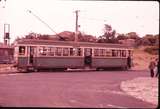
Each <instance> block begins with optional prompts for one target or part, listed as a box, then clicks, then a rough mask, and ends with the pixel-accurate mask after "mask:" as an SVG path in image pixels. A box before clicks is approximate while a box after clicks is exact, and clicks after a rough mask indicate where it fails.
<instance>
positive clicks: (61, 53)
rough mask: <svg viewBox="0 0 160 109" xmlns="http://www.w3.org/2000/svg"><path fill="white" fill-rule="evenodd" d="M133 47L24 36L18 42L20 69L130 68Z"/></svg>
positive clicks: (17, 63) (15, 53) (16, 48)
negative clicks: (26, 37)
mask: <svg viewBox="0 0 160 109" xmlns="http://www.w3.org/2000/svg"><path fill="white" fill-rule="evenodd" d="M132 51H133V50H132V47H129V46H126V45H123V44H106V43H89V42H76V43H75V42H73V41H52V40H36V39H22V40H18V41H17V42H16V43H15V52H14V59H15V62H16V66H17V68H18V69H25V70H30V69H32V70H36V71H37V70H39V69H67V68H85V67H86V66H87V67H89V68H95V69H100V68H108V67H121V68H126V69H127V68H128V64H127V58H128V57H132V53H133V52H132Z"/></svg>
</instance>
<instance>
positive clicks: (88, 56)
mask: <svg viewBox="0 0 160 109" xmlns="http://www.w3.org/2000/svg"><path fill="white" fill-rule="evenodd" d="M84 63H85V66H90V67H91V65H92V49H91V48H84Z"/></svg>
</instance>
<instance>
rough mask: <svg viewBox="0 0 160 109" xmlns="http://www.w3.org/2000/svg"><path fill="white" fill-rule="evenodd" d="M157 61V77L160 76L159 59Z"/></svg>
mask: <svg viewBox="0 0 160 109" xmlns="http://www.w3.org/2000/svg"><path fill="white" fill-rule="evenodd" d="M156 61H157V71H156V72H157V73H156V77H159V60H158V59H156Z"/></svg>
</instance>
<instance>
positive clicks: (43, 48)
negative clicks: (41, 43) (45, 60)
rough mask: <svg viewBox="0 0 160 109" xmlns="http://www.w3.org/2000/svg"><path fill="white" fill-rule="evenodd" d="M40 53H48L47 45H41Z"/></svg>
mask: <svg viewBox="0 0 160 109" xmlns="http://www.w3.org/2000/svg"><path fill="white" fill-rule="evenodd" d="M39 54H40V55H46V54H47V48H46V47H40V48H39Z"/></svg>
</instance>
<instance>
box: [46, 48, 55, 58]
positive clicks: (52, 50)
mask: <svg viewBox="0 0 160 109" xmlns="http://www.w3.org/2000/svg"><path fill="white" fill-rule="evenodd" d="M54 52H55V48H54V47H49V49H48V54H49V55H50V56H54Z"/></svg>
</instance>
